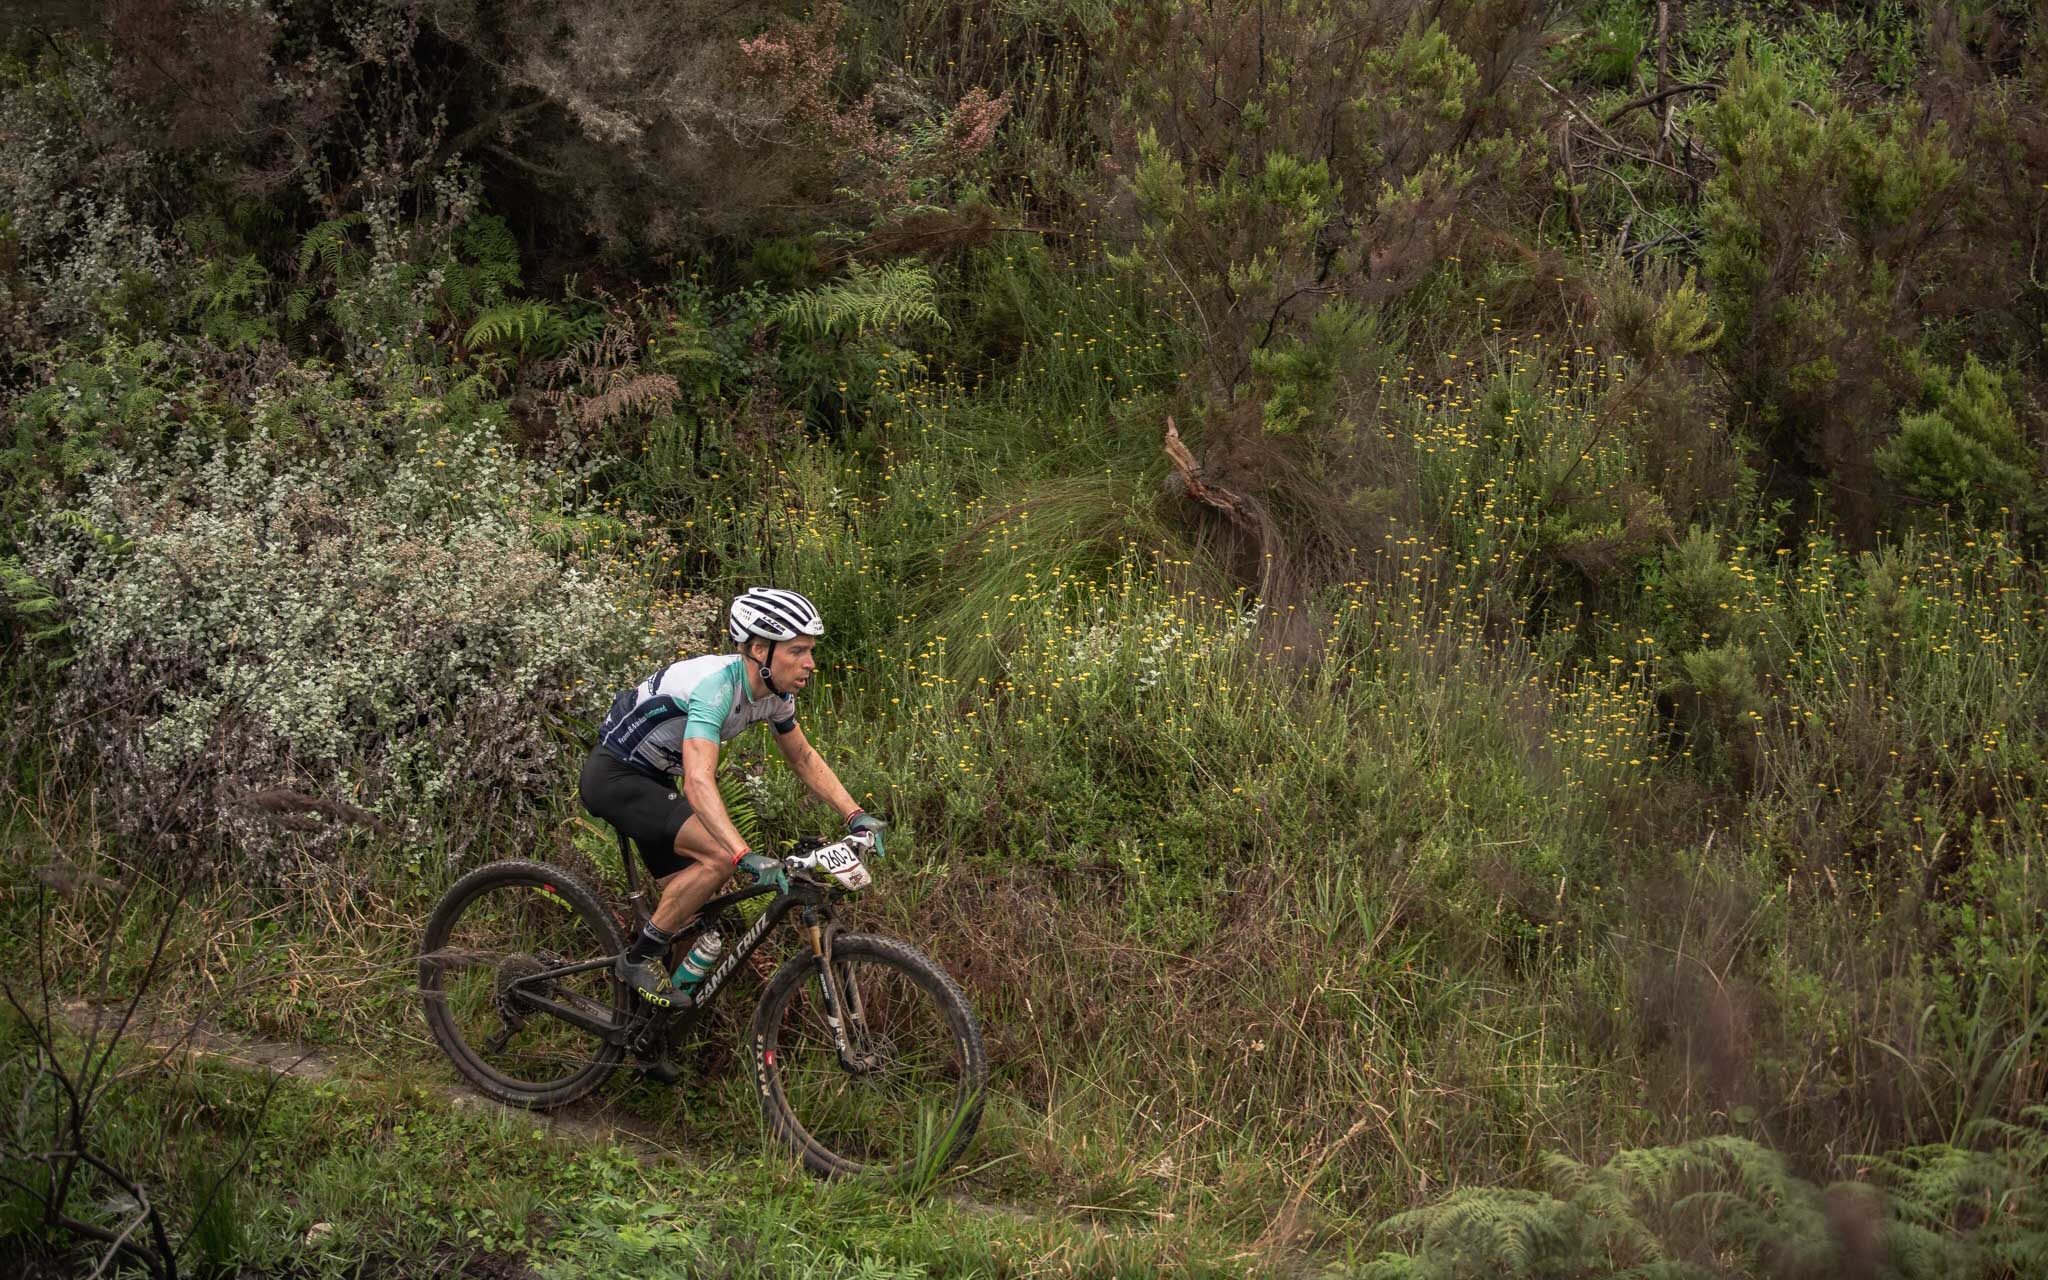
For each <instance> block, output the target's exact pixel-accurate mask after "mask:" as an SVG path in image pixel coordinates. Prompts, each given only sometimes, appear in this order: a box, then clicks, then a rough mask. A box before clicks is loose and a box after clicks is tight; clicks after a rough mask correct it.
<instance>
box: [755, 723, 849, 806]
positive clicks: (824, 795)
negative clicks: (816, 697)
mask: <svg viewBox="0 0 2048 1280" xmlns="http://www.w3.org/2000/svg"><path fill="white" fill-rule="evenodd" d="M775 745H776V746H777V747H778V748H780V749H781V751H782V758H783V759H784V760H787V761H789V767H790V769H791V770H793V771H794V772H795V773H796V776H797V777H799V778H802V779H803V781H804V785H805V786H807V787H809V788H810V789H811V794H812V795H814V796H816V797H818V799H820V800H823V801H824V802H825V803H826V804H829V805H831V806H832V807H833V808H834V809H835V810H837V811H838V813H839V816H840V817H842V818H849V817H852V816H853V815H854V814H855V813H857V812H859V810H860V802H859V801H857V800H855V799H854V798H853V796H852V795H850V794H848V792H847V790H846V788H845V787H843V786H841V785H839V775H838V774H836V773H833V772H832V766H831V765H829V764H826V763H825V761H824V758H823V757H821V756H820V755H819V754H818V753H817V751H816V750H815V749H813V748H812V746H811V744H810V740H809V739H807V738H805V737H804V731H803V730H802V729H800V728H798V727H797V726H796V725H795V724H791V725H790V726H789V731H788V732H787V733H778V734H776V735H775Z"/></svg>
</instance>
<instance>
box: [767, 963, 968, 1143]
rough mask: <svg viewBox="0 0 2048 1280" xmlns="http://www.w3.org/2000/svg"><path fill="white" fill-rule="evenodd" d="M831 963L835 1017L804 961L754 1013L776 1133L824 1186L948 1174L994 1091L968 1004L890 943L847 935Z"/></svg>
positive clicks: (790, 966)
mask: <svg viewBox="0 0 2048 1280" xmlns="http://www.w3.org/2000/svg"><path fill="white" fill-rule="evenodd" d="M832 961H833V968H834V970H835V973H836V977H837V981H836V983H835V985H836V986H837V987H838V989H839V990H840V991H841V992H842V998H841V1007H839V1008H836V1009H835V1008H831V1007H829V1004H828V1001H827V998H826V995H825V983H824V981H823V973H824V966H823V965H822V964H821V963H820V962H819V959H818V957H817V956H816V955H814V954H805V955H799V956H796V957H794V958H793V959H791V960H790V961H789V962H788V963H786V964H784V965H783V966H782V968H781V969H779V970H777V971H776V974H775V976H774V977H773V978H772V979H770V980H769V983H768V987H767V989H766V990H765V991H763V992H762V995H761V1003H760V1004H759V1005H758V1006H756V1008H755V1010H754V1024H753V1027H752V1029H751V1030H750V1031H749V1033H748V1040H749V1041H750V1046H751V1048H752V1050H753V1059H754V1081H755V1085H756V1087H757V1088H758V1089H759V1091H760V1094H761V1110H762V1112H763V1114H765V1115H766V1117H767V1119H768V1125H769V1128H770V1129H772V1130H773V1131H774V1133H775V1135H776V1137H778V1138H780V1139H781V1140H782V1141H783V1142H784V1143H786V1144H787V1145H788V1146H789V1148H790V1149H791V1150H792V1151H793V1152H795V1153H796V1155H797V1156H798V1157H799V1158H800V1159H802V1161H803V1162H804V1165H805V1166H806V1167H807V1168H809V1169H810V1170H811V1171H812V1172H814V1173H818V1174H822V1175H824V1176H826V1177H838V1176H844V1175H848V1174H867V1175H881V1176H884V1177H888V1176H901V1175H911V1176H915V1175H918V1174H931V1173H936V1172H938V1171H940V1170H942V1169H944V1168H945V1166H946V1165H947V1163H948V1162H950V1161H951V1160H952V1158H953V1157H954V1156H956V1155H958V1154H959V1153H960V1152H961V1151H963V1150H965V1149H966V1146H967V1142H968V1139H970V1138H972V1137H973V1136H974V1129H975V1126H976V1125H977V1124H979V1123H980V1121H981V1105H982V1097H983V1093H984V1091H985V1090H986V1088H987V1086H988V1061H987V1058H986V1057H985V1056H984V1054H983V1052H982V1047H981V1028H980V1027H979V1026H977V1025H976V1023H975V1021H974V1011H973V1010H972V1009H970V1008H968V1006H967V997H966V996H965V995H964V994H962V993H961V990H960V987H959V985H958V984H956V983H955V982H954V981H953V980H952V979H951V978H950V977H947V976H946V974H945V972H944V971H943V970H941V969H940V968H939V967H938V966H937V965H935V964H933V963H932V962H931V961H930V960H929V959H927V958H926V956H925V955H924V953H923V952H921V951H919V950H918V949H917V948H916V947H913V946H911V945H910V944H908V943H905V942H898V941H896V940H895V939H893V938H880V937H873V936H870V935H867V934H845V935H842V936H841V937H839V938H838V939H837V940H836V941H835V942H834V943H833V945H832ZM835 1016H836V1018H837V1020H838V1021H840V1022H841V1023H842V1024H843V1025H844V1026H845V1028H846V1032H847V1039H848V1041H849V1042H850V1043H851V1046H852V1049H853V1054H852V1057H851V1058H849V1057H848V1056H847V1055H845V1054H842V1053H841V1052H840V1049H839V1045H838V1040H837V1037H835V1036H834V1034H833V1032H832V1027H831V1022H830V1019H833V1018H834V1017H835Z"/></svg>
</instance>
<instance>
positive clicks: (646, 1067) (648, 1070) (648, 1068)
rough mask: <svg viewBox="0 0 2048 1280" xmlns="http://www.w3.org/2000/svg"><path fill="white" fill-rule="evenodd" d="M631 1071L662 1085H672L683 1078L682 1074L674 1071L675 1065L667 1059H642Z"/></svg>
mask: <svg viewBox="0 0 2048 1280" xmlns="http://www.w3.org/2000/svg"><path fill="white" fill-rule="evenodd" d="M633 1069H634V1070H635V1071H638V1072H639V1073H640V1074H641V1075H643V1076H645V1077H647V1078H648V1079H649V1080H654V1081H658V1082H660V1083H662V1084H674V1083H675V1082H676V1081H678V1080H680V1079H682V1078H683V1073H682V1072H681V1071H678V1070H677V1069H676V1064H675V1063H673V1062H670V1061H669V1060H668V1059H667V1058H642V1059H641V1060H640V1061H638V1062H636V1063H634V1064H633Z"/></svg>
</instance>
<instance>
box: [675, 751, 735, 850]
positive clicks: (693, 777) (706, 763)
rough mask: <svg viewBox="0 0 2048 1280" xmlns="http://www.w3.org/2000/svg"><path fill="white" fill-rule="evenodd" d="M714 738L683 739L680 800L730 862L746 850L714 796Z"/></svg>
mask: <svg viewBox="0 0 2048 1280" xmlns="http://www.w3.org/2000/svg"><path fill="white" fill-rule="evenodd" d="M717 773H718V739H716V738H712V739H710V740H709V741H706V740H705V739H703V738H685V739H683V799H685V800H688V801H689V802H690V809H691V811H692V812H694V813H695V814H696V815H697V818H698V820H699V821H701V822H702V823H703V824H704V830H706V831H707V832H709V833H710V834H711V838H712V839H713V840H716V841H717V842H718V843H719V844H720V845H721V846H722V847H723V848H724V849H725V851H726V855H727V856H728V857H729V858H731V859H732V860H733V861H734V862H737V861H739V859H740V856H741V855H742V854H744V853H746V851H747V841H746V838H745V837H744V836H742V835H740V832H739V828H738V827H735V826H733V825H732V817H731V815H729V814H728V813H726V811H725V800H724V798H723V797H721V796H720V795H719V794H718V783H717V782H716V781H715V780H714V779H715V778H716V776H717Z"/></svg>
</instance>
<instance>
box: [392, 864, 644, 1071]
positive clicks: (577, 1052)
mask: <svg viewBox="0 0 2048 1280" xmlns="http://www.w3.org/2000/svg"><path fill="white" fill-rule="evenodd" d="M608 950H609V948H608V947H607V945H606V943H605V940H604V938H603V937H602V936H601V935H600V934H599V932H598V930H597V928H596V927H595V925H594V924H593V923H592V922H591V921H589V920H586V919H585V918H584V917H583V915H582V913H581V912H579V911H578V910H577V909H576V907H575V906H574V905H572V904H571V903H570V902H569V901H568V900H567V899H566V898H565V897H563V896H562V895H561V894H560V893H559V892H558V891H557V889H556V888H555V886H553V885H552V884H549V883H547V882H545V881H542V880H517V881H499V882H497V883H495V884H489V885H485V886H484V887H482V888H481V889H479V890H478V891H477V893H476V894H475V895H474V896H473V897H471V898H470V899H469V900H468V901H467V902H465V903H463V905H462V910H461V911H460V912H459V913H458V914H457V916H456V918H455V921H454V924H453V925H452V926H451V927H450V929H449V931H448V937H447V938H446V939H445V940H444V941H443V942H442V944H441V946H439V947H438V948H436V949H435V950H434V951H433V952H431V953H429V954H428V955H426V956H424V957H422V959H423V961H424V962H425V964H426V968H425V969H424V970H423V972H424V974H425V980H424V982H423V986H424V987H425V989H426V990H427V992H428V996H429V999H434V1000H439V1001H440V1002H441V1005H442V1010H443V1014H444V1017H445V1021H446V1025H447V1028H448V1030H449V1031H450V1032H452V1033H453V1035H454V1038H455V1040H456V1042H457V1043H456V1044H455V1045H451V1046H449V1048H450V1049H451V1051H453V1052H457V1053H459V1054H461V1056H462V1057H464V1058H465V1059H467V1060H468V1063H469V1065H470V1066H472V1067H473V1068H474V1069H475V1070H476V1071H477V1072H478V1073H479V1074H481V1075H483V1076H485V1077H486V1078H488V1079H489V1080H491V1081H492V1082H494V1083H496V1084H497V1085H498V1086H500V1087H501V1088H503V1089H506V1090H510V1091H513V1092H517V1093H532V1094H546V1093H550V1092H553V1091H556V1090H559V1089H561V1088H563V1087H565V1086H567V1085H570V1084H573V1083H575V1082H577V1081H578V1080H579V1079H581V1078H582V1077H583V1076H585V1075H587V1074H588V1073H589V1072H591V1071H595V1070H603V1069H605V1065H606V1064H605V1063H604V1062H603V1061H602V1059H601V1055H603V1054H604V1051H605V1048H606V1046H605V1042H604V1039H603V1037H601V1036H599V1035H597V1034H595V1033H593V1032H590V1031H587V1030H585V1029H584V1028H582V1027H578V1026H576V1025H575V1024H573V1023H570V1022H567V1021H564V1020H563V1019H561V1018H558V1017H556V1016H554V1015H553V1014H551V1013H548V1012H546V1011H543V1010H540V1009H537V1008H535V1007H534V1006H533V1005H532V1004H531V1003H530V1002H529V1001H527V1000H526V999H525V998H524V996H525V995H526V994H527V993H529V992H536V993H538V994H540V995H543V996H545V997H546V998H547V999H549V1000H552V1001H555V1002H556V1003H559V1004H565V1005H570V1006H572V1007H575V1008H577V1009H579V1010H581V1011H582V1012H585V1013H588V1014H590V1015H592V1016H594V1017H598V1018H603V1019H606V1020H608V1021H614V1022H616V1021H618V1020H619V1018H620V1014H621V1012H622V1008H621V1005H622V1003H623V1002H622V1001H620V999H619V998H618V992H617V986H616V983H614V981H613V979H612V972H611V968H610V966H609V965H606V966H603V967H600V968H596V969H587V970H584V971H583V972H581V973H576V974H570V975H566V976H564V977H560V978H545V979H541V978H539V977H538V975H540V974H542V973H543V972H544V971H547V970H552V969H555V968H559V967H561V966H564V965H570V964H575V963H578V962H582V961H587V960H592V959H595V958H597V957H599V956H602V955H604V954H605V953H606V952H607V951H608Z"/></svg>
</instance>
